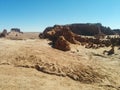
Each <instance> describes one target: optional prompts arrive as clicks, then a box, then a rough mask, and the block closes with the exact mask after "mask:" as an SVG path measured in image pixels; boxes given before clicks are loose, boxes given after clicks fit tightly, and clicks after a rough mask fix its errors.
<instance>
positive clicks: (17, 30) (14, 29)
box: [11, 28, 23, 33]
mask: <svg viewBox="0 0 120 90" xmlns="http://www.w3.org/2000/svg"><path fill="white" fill-rule="evenodd" d="M11 32H18V33H23V32H21V31H20V29H19V28H11Z"/></svg>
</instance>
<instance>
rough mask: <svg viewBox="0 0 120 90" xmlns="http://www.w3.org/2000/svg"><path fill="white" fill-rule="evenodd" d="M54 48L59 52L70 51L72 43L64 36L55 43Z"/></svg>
mask: <svg viewBox="0 0 120 90" xmlns="http://www.w3.org/2000/svg"><path fill="white" fill-rule="evenodd" d="M54 47H55V48H56V49H59V50H63V51H69V50H70V49H71V48H70V43H69V42H68V41H67V40H66V39H65V38H64V36H59V37H58V39H57V41H56V42H55V45H54Z"/></svg>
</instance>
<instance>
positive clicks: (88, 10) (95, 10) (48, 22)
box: [0, 0, 120, 32]
mask: <svg viewBox="0 0 120 90" xmlns="http://www.w3.org/2000/svg"><path fill="white" fill-rule="evenodd" d="M98 22H100V23H102V24H103V25H105V26H110V27H111V28H120V0H0V31H2V30H3V29H7V30H10V29H11V28H13V27H15V28H20V29H21V30H22V31H23V32H27V31H28V32H31V31H33V32H41V31H43V30H44V29H45V28H46V27H47V26H53V25H54V24H62V25H63V24H71V23H98Z"/></svg>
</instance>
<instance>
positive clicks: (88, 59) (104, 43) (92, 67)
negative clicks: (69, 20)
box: [0, 25, 120, 90]
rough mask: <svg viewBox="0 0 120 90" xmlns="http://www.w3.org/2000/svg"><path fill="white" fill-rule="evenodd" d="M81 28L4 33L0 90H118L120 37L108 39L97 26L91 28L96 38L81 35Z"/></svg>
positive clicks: (0, 47)
mask: <svg viewBox="0 0 120 90" xmlns="http://www.w3.org/2000/svg"><path fill="white" fill-rule="evenodd" d="M80 26H81V25H77V26H76V25H75V26H72V25H70V26H68V25H67V26H66V25H65V26H61V25H55V26H53V27H48V28H46V29H45V30H44V31H43V32H42V33H39V32H36V33H34V32H31V33H30V32H26V33H25V32H21V31H19V30H11V31H10V32H7V31H6V30H3V32H1V34H0V35H1V38H0V89H1V90H33V89H34V90H56V89H57V90H120V56H119V54H120V47H119V44H120V43H119V41H120V39H119V35H117V36H116V33H115V32H114V33H115V34H113V35H108V36H109V38H108V36H107V35H106V34H105V33H103V31H102V30H103V29H99V28H98V26H97V27H96V25H95V26H94V25H93V26H92V27H94V28H91V26H88V28H89V30H90V29H92V30H93V29H95V31H96V33H95V32H93V33H92V32H91V30H90V31H88V32H89V34H90V33H91V34H94V35H95V36H94V35H93V36H87V35H80V34H79V33H80V32H79V33H78V32H76V29H77V30H80V28H81V27H80ZM85 27H87V26H85ZM82 29H83V28H82ZM86 30H88V29H86ZM100 30H101V31H100ZM84 31H85V30H84ZM112 33H113V32H112ZM82 34H86V32H85V33H84V32H82ZM96 35H97V37H96ZM106 36H107V39H106ZM113 37H114V38H113Z"/></svg>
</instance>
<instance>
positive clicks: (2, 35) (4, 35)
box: [0, 29, 7, 37]
mask: <svg viewBox="0 0 120 90" xmlns="http://www.w3.org/2000/svg"><path fill="white" fill-rule="evenodd" d="M6 35H7V30H6V29H4V30H3V32H2V33H1V34H0V37H6Z"/></svg>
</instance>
